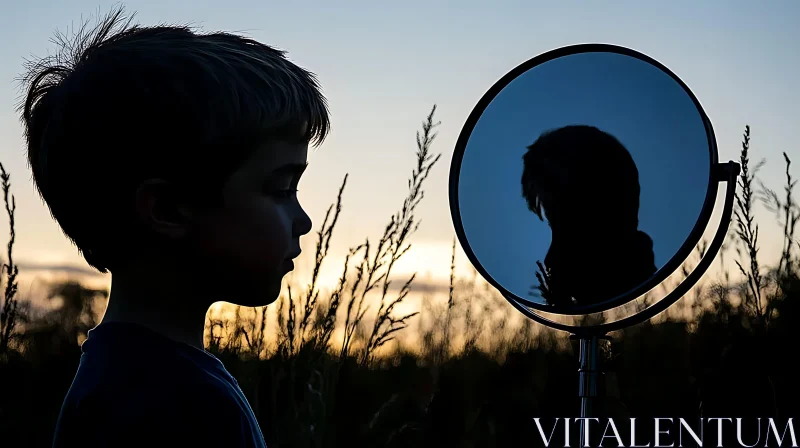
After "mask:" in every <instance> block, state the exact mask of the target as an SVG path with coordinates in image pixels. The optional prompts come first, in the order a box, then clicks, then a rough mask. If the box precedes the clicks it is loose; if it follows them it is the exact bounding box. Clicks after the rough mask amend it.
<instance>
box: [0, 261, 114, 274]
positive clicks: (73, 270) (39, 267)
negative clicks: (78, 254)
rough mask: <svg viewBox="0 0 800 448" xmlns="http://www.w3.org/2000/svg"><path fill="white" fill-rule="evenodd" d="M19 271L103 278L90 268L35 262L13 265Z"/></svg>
mask: <svg viewBox="0 0 800 448" xmlns="http://www.w3.org/2000/svg"><path fill="white" fill-rule="evenodd" d="M15 264H16V265H17V266H18V267H19V270H20V271H28V272H32V271H47V272H63V273H65V274H77V275H86V276H90V277H104V276H105V275H106V274H102V273H100V272H98V271H96V270H94V269H92V268H89V267H83V266H76V265H74V264H44V263H37V262H35V261H34V262H24V261H23V262H17V263H15Z"/></svg>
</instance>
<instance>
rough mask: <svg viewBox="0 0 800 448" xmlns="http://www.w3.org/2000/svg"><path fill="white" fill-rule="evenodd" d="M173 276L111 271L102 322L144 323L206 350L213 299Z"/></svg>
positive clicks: (178, 340) (173, 337)
mask: <svg viewBox="0 0 800 448" xmlns="http://www.w3.org/2000/svg"><path fill="white" fill-rule="evenodd" d="M162 275H163V273H162ZM170 277H171V278H169V279H163V278H159V275H158V274H156V273H152V274H149V275H133V274H129V273H117V274H112V280H111V292H110V294H109V299H108V306H107V308H106V312H105V314H104V315H103V319H102V321H101V324H103V323H109V322H127V323H132V324H137V325H141V326H144V327H147V328H149V329H151V330H153V331H155V332H157V333H159V334H162V335H164V336H166V337H168V338H170V339H172V340H174V341H177V342H182V343H184V344H189V345H191V346H193V347H195V348H198V349H200V350H203V349H204V344H203V332H204V330H205V319H206V313H207V312H208V308H209V306H210V305H211V303H210V302H208V301H206V300H205V298H204V297H202V296H199V295H196V294H195V293H194V292H193V290H192V289H191V288H188V287H184V284H183V282H181V281H180V276H179V275H174V276H170Z"/></svg>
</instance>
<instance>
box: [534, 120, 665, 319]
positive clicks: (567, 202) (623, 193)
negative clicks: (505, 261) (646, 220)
mask: <svg viewBox="0 0 800 448" xmlns="http://www.w3.org/2000/svg"><path fill="white" fill-rule="evenodd" d="M523 165H524V168H523V173H522V194H523V196H524V197H525V200H526V201H527V203H528V208H529V209H530V210H531V211H533V212H534V213H536V215H537V216H538V217H539V219H542V220H543V219H544V218H545V217H546V218H547V222H548V224H549V226H550V229H551V232H552V240H551V243H550V249H549V250H548V252H547V256H546V257H545V259H544V265H542V264H541V263H539V268H540V269H539V270H540V272H537V273H536V276H537V278H538V279H539V283H540V284H539V285H538V286H537V288H538V289H539V290H540V291H541V294H542V296H543V298H544V299H545V300H546V301H547V302H548V303H550V304H559V305H561V306H581V305H589V304H593V303H598V302H602V301H605V300H608V299H611V298H613V297H615V296H618V295H620V294H624V293H626V292H628V291H630V290H631V289H633V288H634V287H636V286H638V285H639V284H641V283H642V282H644V281H646V280H647V279H648V278H650V276H652V275H653V274H654V273H655V272H656V267H655V262H654V258H653V242H652V240H651V239H650V237H649V236H647V234H645V233H644V232H642V231H639V230H638V226H639V172H638V170H637V168H636V164H635V163H634V161H633V158H632V157H631V155H630V153H629V152H628V150H627V149H625V147H624V146H623V145H622V144H621V143H620V142H619V141H618V140H617V139H616V138H614V137H613V136H611V135H609V134H607V133H605V132H603V131H601V130H599V129H597V128H595V127H592V126H583V125H576V126H565V127H562V128H559V129H556V130H554V131H550V132H545V133H543V134H542V135H541V136H540V137H539V138H538V139H537V140H536V141H535V142H534V143H533V144H532V145H530V146H529V147H528V151H527V152H526V153H525V155H524V156H523ZM542 212H544V216H543V214H542Z"/></svg>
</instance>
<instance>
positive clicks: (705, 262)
mask: <svg viewBox="0 0 800 448" xmlns="http://www.w3.org/2000/svg"><path fill="white" fill-rule="evenodd" d="M740 170H741V166H740V165H739V164H738V163H736V162H733V161H730V162H727V163H717V164H715V165H713V166H712V175H713V178H714V180H715V181H716V182H726V183H727V185H726V190H725V204H724V206H723V209H722V217H721V219H720V224H719V227H718V228H717V231H716V233H715V234H714V238H713V239H712V240H711V244H709V247H708V249H707V250H706V253H705V255H704V256H703V258H702V259H701V260H700V261H699V262H698V263H697V266H696V267H695V269H694V270H693V271H692V272H691V273H690V274H689V275H688V276H686V278H685V279H684V281H683V282H681V283H680V284H678V286H676V287H675V289H674V290H672V292H670V293H669V294H667V295H666V296H665V297H664V298H663V299H661V300H659V301H658V302H656V303H655V304H653V305H651V306H649V307H648V308H645V309H644V310H643V311H641V312H639V313H637V314H633V315H631V316H628V317H625V318H623V319H620V320H617V321H614V322H609V323H605V324H601V325H597V326H573V325H567V324H563V323H559V322H555V321H552V320H550V319H547V318H545V317H543V316H541V315H540V314H538V313H536V312H535V311H533V310H531V309H530V308H528V307H527V306H525V305H523V304H522V303H520V302H519V301H518V299H516V298H513V297H510V296H506V299H508V301H509V302H510V303H511V305H512V306H513V307H514V308H516V309H517V310H518V311H519V312H521V313H522V314H523V315H525V316H526V317H527V318H529V319H531V320H533V321H535V322H537V323H540V324H542V325H546V326H548V327H550V328H553V329H556V330H561V331H566V332H569V333H570V334H571V338H572V339H577V340H579V341H580V354H579V362H580V369H579V376H580V379H579V381H580V383H579V389H578V395H579V397H580V398H581V417H582V419H581V420H580V423H581V424H580V437H581V439H584V438H585V436H586V432H585V431H586V429H587V425H588V420H587V418H592V417H591V415H592V404H593V401H594V400H596V399H598V393H597V384H598V378H599V376H600V375H602V372H601V371H600V369H599V362H598V361H599V360H598V354H599V341H600V340H601V339H606V340H607V339H610V337H609V336H607V334H608V333H610V332H613V331H618V330H622V329H624V328H627V327H630V326H632V325H636V324H638V323H641V322H644V321H646V320H648V319H652V318H653V317H655V316H656V315H658V314H659V313H661V312H663V311H664V310H666V309H667V308H669V307H670V306H672V304H673V303H675V302H677V301H678V300H679V299H680V298H681V297H683V296H684V295H685V294H686V293H687V292H689V290H690V289H691V288H692V287H693V286H694V285H695V284H697V282H698V281H700V278H702V276H703V275H705V273H706V271H707V270H708V268H709V267H710V266H711V263H712V262H713V261H714V259H715V258H716V255H717V253H718V252H719V250H720V248H722V244H723V243H724V242H725V238H726V236H727V234H728V227H729V225H730V222H731V217H732V216H733V204H734V200H735V198H736V179H737V177H738V176H739V173H740ZM584 441H585V440H584ZM579 443H581V445H579V446H590V445H588V444H586V445H584V444H583V442H579Z"/></svg>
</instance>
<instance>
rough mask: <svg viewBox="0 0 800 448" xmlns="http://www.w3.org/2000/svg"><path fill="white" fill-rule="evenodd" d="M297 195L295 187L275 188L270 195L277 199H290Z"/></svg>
mask: <svg viewBox="0 0 800 448" xmlns="http://www.w3.org/2000/svg"><path fill="white" fill-rule="evenodd" d="M296 195H297V190H296V189H287V190H277V191H273V192H272V196H275V197H277V198H279V199H292V198H294V197H295V196H296Z"/></svg>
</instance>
